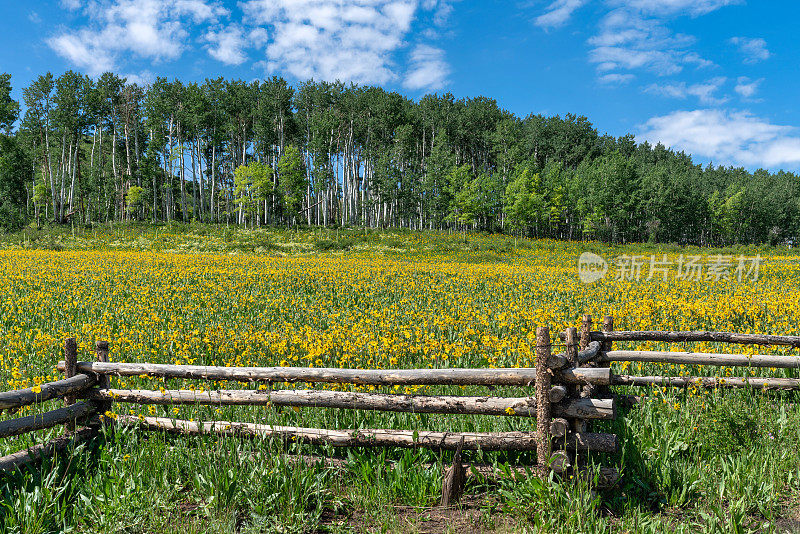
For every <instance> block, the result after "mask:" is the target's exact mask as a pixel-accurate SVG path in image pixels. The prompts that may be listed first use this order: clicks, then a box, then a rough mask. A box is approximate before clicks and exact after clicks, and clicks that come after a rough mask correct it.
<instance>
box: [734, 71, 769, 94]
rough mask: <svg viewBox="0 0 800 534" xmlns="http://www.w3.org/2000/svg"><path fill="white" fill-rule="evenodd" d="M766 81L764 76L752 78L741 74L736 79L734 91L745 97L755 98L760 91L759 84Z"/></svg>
mask: <svg viewBox="0 0 800 534" xmlns="http://www.w3.org/2000/svg"><path fill="white" fill-rule="evenodd" d="M763 81H764V78H759V79H758V80H751V79H750V78H748V77H747V76H739V78H737V80H736V87H734V88H733V90H734V91H736V92H737V93H739V96H741V97H742V98H744V99H750V98H753V96H754V95H755V94H756V91H758V86H759V85H761V82H763Z"/></svg>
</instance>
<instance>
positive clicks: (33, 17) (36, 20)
mask: <svg viewBox="0 0 800 534" xmlns="http://www.w3.org/2000/svg"><path fill="white" fill-rule="evenodd" d="M28 20H29V21H31V22H33V23H34V24H41V23H42V17H40V16H39V14H38V13H37V12H36V11H31V12H30V13H28Z"/></svg>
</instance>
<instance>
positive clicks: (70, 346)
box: [64, 337, 78, 432]
mask: <svg viewBox="0 0 800 534" xmlns="http://www.w3.org/2000/svg"><path fill="white" fill-rule="evenodd" d="M77 367H78V343H77V341H75V338H74V337H68V338H66V339H65V340H64V377H65V378H72V377H73V376H75V373H77ZM64 403H65V404H66V405H67V406H69V405H72V404H75V395H66V396H64ZM65 426H66V430H67V432H74V431H75V422H74V421H72V422H69V423H67V424H66V425H65Z"/></svg>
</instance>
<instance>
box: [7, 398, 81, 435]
mask: <svg viewBox="0 0 800 534" xmlns="http://www.w3.org/2000/svg"><path fill="white" fill-rule="evenodd" d="M96 412H97V407H96V406H95V405H94V403H92V402H79V403H76V404H73V405H71V406H66V407H64V408H59V409H57V410H52V411H49V412H45V413H42V414H35V415H29V416H27V417H19V418H17V419H9V420H8V421H0V438H7V437H10V436H18V435H20V434H25V433H27V432H33V431H35V430H42V429H45V428H51V427H54V426H57V425H63V424H67V423H74V422H75V421H77V420H80V419H84V418H86V417H89V416H91V415H92V414H94V413H96Z"/></svg>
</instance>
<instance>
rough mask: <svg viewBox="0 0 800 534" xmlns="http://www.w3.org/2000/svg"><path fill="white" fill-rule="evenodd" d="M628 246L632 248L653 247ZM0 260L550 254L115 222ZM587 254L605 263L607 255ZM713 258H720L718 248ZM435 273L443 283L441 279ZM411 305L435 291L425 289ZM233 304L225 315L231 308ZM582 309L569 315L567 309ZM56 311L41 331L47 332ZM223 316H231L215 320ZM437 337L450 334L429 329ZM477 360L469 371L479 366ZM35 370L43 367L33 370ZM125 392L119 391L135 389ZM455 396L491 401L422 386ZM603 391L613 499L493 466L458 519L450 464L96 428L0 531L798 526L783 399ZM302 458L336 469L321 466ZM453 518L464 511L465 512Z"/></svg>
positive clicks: (443, 459) (799, 462)
mask: <svg viewBox="0 0 800 534" xmlns="http://www.w3.org/2000/svg"><path fill="white" fill-rule="evenodd" d="M592 246H594V245H592ZM597 246H599V245H597ZM636 247H638V248H637V250H640V251H642V253H650V252H649V251H651V250H652V251H655V250H662V249H661V248H658V249H657V248H655V247H649V246H647V245H636ZM0 248H8V249H17V250H18V249H26V250H27V249H45V250H53V251H61V250H109V249H110V250H115V249H118V250H152V251H174V252H181V253H185V252H189V253H195V254H204V253H207V252H224V253H228V254H232V255H238V254H243V255H247V254H255V255H261V256H266V257H273V256H284V255H294V256H297V257H300V258H302V257H305V256H309V255H321V256H325V257H329V256H333V257H338V256H337V255H340V254H341V255H344V254H354V253H360V252H363V251H368V252H369V253H371V254H387V255H394V256H397V257H408V258H417V259H419V258H423V259H425V261H434V262H448V261H452V262H463V263H464V264H468V263H469V262H476V263H481V264H483V263H485V264H490V265H491V264H496V263H504V264H506V263H507V264H516V263H517V262H519V261H522V260H521V259H520V257H522V256H524V255H525V254H527V253H528V252H529V251H534V252H535V253H536V254H554V255H557V254H560V253H561V251H562V250H563V249H562V248H561V245H560V244H558V243H551V242H542V243H537V242H531V241H527V240H521V239H520V240H517V239H514V238H513V237H508V236H486V235H468V236H464V235H449V234H439V233H426V232H422V233H419V232H407V231H403V232H401V231H398V232H375V231H364V230H360V229H340V230H335V229H334V230H324V229H323V230H319V229H314V230H310V229H300V230H285V229H263V230H255V231H250V230H247V231H243V230H238V229H235V228H225V227H213V226H205V225H203V226H201V225H172V226H161V227H152V226H147V225H115V226H114V227H113V228H110V227H99V228H94V229H91V228H89V229H75V230H74V233H73V230H72V229H71V228H58V229H45V230H35V229H26V230H25V231H23V232H20V233H18V234H13V235H10V236H5V237H3V238H2V239H0ZM602 250H603V251H605V252H606V253H607V252H608V250H609V249H607V248H604V249H602ZM614 250H623V251H625V250H630V248H624V247H621V248H618V249H617V248H614ZM683 250H684V249H680V250H679V249H676V251H677V252H681V251H683ZM729 250H730V253H734V249H729ZM715 252H716V251H715ZM686 253H690V252H689V251H686ZM735 253H739V251H735ZM742 253H745V254H748V253H752V251H750V250H749V249H748V251H745V252H742ZM431 257H433V258H434V259H433V260H431V259H430V258H431ZM436 276H439V275H438V274H437V275H436ZM441 278H442V279H443V280H444V281H445V282H447V279H446V277H444V276H443V275H442V276H441ZM300 281H302V280H301V279H300V278H298V280H297V281H295V285H294V286H292V287H293V288H294V290H296V291H301V290H303V291H305V290H307V291H308V295H307V301H308V306H309V308H311V309H313V307H314V306H315V303H316V300H315V299H316V298H318V293H315V291H317V292H319V291H323V290H324V291H329V289H328V288H327V286H326V287H325V288H322V289H320V288H317V287H316V286H313V285H303V284H305V282H303V284H301V283H300ZM181 283H183V281H181ZM445 287H447V286H446V285H445ZM474 290H475V291H485V292H487V293H490V292H492V291H496V290H497V286H495V285H491V284H488V285H486V286H485V287H484V286H475V289H474ZM426 295H427V296H428V297H429V298H435V297H436V294H435V293H429V294H428V293H426ZM373 297H374V298H375V299H376V300H377V297H375V296H374V295H373ZM487 298H488V297H487ZM236 302H238V301H232V303H231V304H226V306H230V308H231V309H233V308H234V304H236ZM348 302H349V301H348ZM348 305H353V304H352V302H350V303H349V304H348ZM559 305H565V306H566V305H574V306H580V305H581V303H580V301H576V302H575V303H574V304H570V303H560V304H559ZM111 311H112V312H113V310H111ZM583 311H584V310H582V309H576V310H574V313H575V314H579V313H582V312H583ZM54 317H55V316H54ZM57 317H58V318H57V319H54V320H62V319H60V316H57ZM239 319H240V318H239V316H237V315H234V316H233V319H231V320H232V321H234V322H235V320H239ZM14 326H15V325H11V324H8V325H4V328H6V329H13V328H14ZM59 328H62V326H61V325H60V326H59ZM64 328H65V329H66V327H64ZM497 328H498V329H499V328H500V327H499V326H498V327H497ZM442 335H451V334H448V332H447V331H446V330H445V331H443V334H442ZM452 335H455V334H452ZM664 346H665V347H667V345H664ZM673 348H674V347H673ZM207 356H208V357H209V358H213V357H215V355H214V354H208V355H207ZM471 357H472V356H471ZM475 358H476V359H475V360H474V363H475V364H480V360H478V359H477V357H475ZM465 361H467V362H472V361H473V360H468V359H467V360H465ZM25 363H26V364H27V363H28V362H25ZM50 363H52V362H44V363H43V364H41V366H42V368H43V369H44V368H46V367H47V365H50ZM198 363H200V362H198ZM412 363H413V362H412ZM30 365H31V366H34V367H35V366H36V365H39V364H38V363H37V364H34V363H31V364H30ZM41 372H45V370H41ZM651 372H653V373H655V372H657V371H654V370H653V369H651V368H649V367H645V368H644V369H642V370H641V374H650V373H651ZM130 382H131V384H132V385H133V384H134V383H135V380H131V381H130ZM148 384H149V383H148ZM182 385H184V381H167V382H165V383H164V387H166V388H168V389H169V388H177V387H181V386H182ZM232 387H235V386H232ZM387 391H388V389H387ZM462 391H463V392H465V393H467V394H487V393H489V391H488V390H487V389H486V388H477V387H476V388H467V389H464V390H462V389H460V388H439V389H436V390H435V391H432V392H436V393H459V392H462ZM519 392H520V390H519V389H517V388H497V389H495V390H493V391H491V394H493V395H506V394H508V395H514V394H519ZM615 392H617V393H637V394H644V395H645V402H643V403H642V404H641V405H639V406H637V407H634V408H630V409H627V410H623V413H622V414H621V417H620V418H619V419H618V420H617V421H614V422H604V423H600V424H598V425H597V426H596V429H597V430H598V431H609V432H614V433H616V434H617V435H618V436H619V437H620V440H621V443H622V449H621V451H620V452H619V453H618V454H616V455H611V456H608V455H596V456H590V457H588V458H587V461H588V462H589V463H590V464H596V465H600V464H601V465H605V466H616V467H618V468H619V469H620V470H621V472H622V475H623V476H622V479H621V482H620V484H619V485H618V486H617V487H616V488H614V489H612V490H610V491H607V492H602V493H599V494H597V493H594V492H593V491H592V488H591V485H590V484H589V483H587V482H586V481H584V480H581V479H577V478H576V479H567V480H557V479H555V478H554V479H551V480H540V479H538V478H535V477H524V476H512V475H511V474H510V471H509V476H508V477H506V478H502V479H500V480H499V481H493V480H484V479H481V478H479V477H473V478H470V479H469V484H468V486H467V491H466V496H465V499H464V501H463V504H462V507H463V508H464V509H465V510H460V511H459V510H455V511H451V512H447V513H445V512H441V511H437V510H436V509H435V506H436V504H437V503H438V500H439V497H440V489H441V476H442V472H443V468H444V466H447V465H449V463H450V462H451V459H452V456H451V453H448V452H444V453H440V452H435V451H426V450H419V451H408V450H400V449H385V450H373V449H362V448H351V449H334V448H332V447H320V446H310V445H300V444H297V443H280V442H277V441H274V440H273V441H265V440H261V439H240V438H220V439H217V438H215V437H210V436H207V437H195V438H187V437H174V436H169V435H165V434H161V433H146V432H142V431H137V430H134V429H131V428H124V427H109V428H106V429H104V431H103V433H102V435H101V436H100V438H99V439H97V440H96V441H94V442H92V443H89V444H86V445H84V446H81V447H80V448H79V449H78V450H76V451H70V452H68V453H64V454H62V455H60V456H58V457H57V458H54V459H53V460H52V461H49V460H46V461H44V462H43V463H41V464H39V465H37V466H34V467H33V468H32V469H26V470H25V471H23V472H20V473H16V474H12V475H6V476H4V477H2V478H1V479H0V494H1V495H2V498H1V499H0V531H2V532H9V533H17V532H18V533H41V532H78V533H93V532H119V533H131V534H132V533H142V534H145V533H148V534H149V533H172V532H183V533H201V532H203V533H205V532H208V533H212V532H213V533H216V532H242V533H255V532H265V533H272V532H287V533H289V532H298V533H300V532H426V531H430V530H433V531H437V532H438V531H441V532H448V531H450V532H456V533H466V532H470V531H472V530H471V529H472V528H473V527H474V525H476V524H480V525H481V528H483V529H484V530H485V531H486V532H497V533H511V532H547V533H550V532H553V533H565V534H566V533H576V532H580V533H584V532H585V533H595V532H596V533H606V532H608V533H610V532H642V533H651V532H652V533H661V532H663V533H670V534H672V533H689V532H708V533H712V532H795V531H800V447H798V443H800V408H798V404H797V402H798V400H800V395H799V394H797V393H781V392H764V391H753V390H738V391H734V390H730V391H728V390H715V391H711V392H706V393H697V392H694V391H691V390H687V391H684V390H672V389H667V390H666V391H664V390H661V389H658V388H652V389H644V390H643V389H638V390H634V389H633V388H617V389H616V390H615ZM55 405H57V403H54V402H52V403H49V404H48V406H49V407H53V406H55ZM37 409H44V407H39V408H37ZM157 410H158V411H157V413H158V414H159V415H166V416H171V415H173V414H172V411H171V409H170V408H169V407H167V408H158V409H157ZM120 412H121V413H124V412H123V410H120ZM180 416H181V417H190V416H191V417H194V418H197V419H200V418H208V419H211V418H214V417H220V416H218V415H216V414H215V413H214V410H213V409H212V408H204V407H188V408H187V409H186V411H185V412H182V413H181V415H180ZM224 417H225V418H226V419H232V420H243V421H257V422H265V423H275V424H286V425H300V426H321V427H326V426H336V427H337V428H359V427H361V428H368V427H385V428H416V427H426V428H431V429H445V428H446V429H449V430H451V431H459V430H514V429H527V430H530V429H531V428H532V422H531V421H528V420H523V419H516V418H491V417H466V416H437V415H424V414H423V415H414V414H380V413H374V412H351V411H343V410H328V409H315V410H303V411H302V412H299V413H298V412H295V411H293V410H291V409H288V410H286V409H284V410H278V409H274V408H258V409H252V408H246V407H233V408H230V409H226V411H225V413H224ZM58 432H59V431H58V430H55V429H54V430H52V431H47V432H40V433H37V435H36V436H25V437H22V438H19V439H17V438H13V439H10V440H6V441H5V442H4V443H2V444H0V450H2V451H3V453H5V452H8V451H11V450H18V449H20V448H22V447H24V446H26V445H30V444H32V443H33V442H34V441H38V440H42V439H46V438H48V437H52V436H54V435H55V434H56V433H58ZM299 455H303V456H299ZM311 456H313V457H315V458H333V459H337V460H340V461H339V462H336V463H335V465H328V464H326V463H325V462H323V461H322V460H313V459H310V458H309V457H311ZM464 459H465V461H467V462H470V463H488V464H492V465H496V466H497V467H498V469H501V470H502V469H507V468H508V467H509V466H518V465H530V464H531V462H532V461H533V456H532V454H531V453H517V454H514V453H485V452H470V451H467V452H465V453H464ZM467 507H469V508H470V510H468V511H466V508H467ZM467 512H469V514H468V513H467ZM442 514H445V515H444V516H443V515H442ZM446 514H450V515H446ZM470 514H471V515H470ZM443 517H444V518H443ZM465 517H467V518H468V520H467V519H465ZM476 528H477V527H476Z"/></svg>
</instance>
